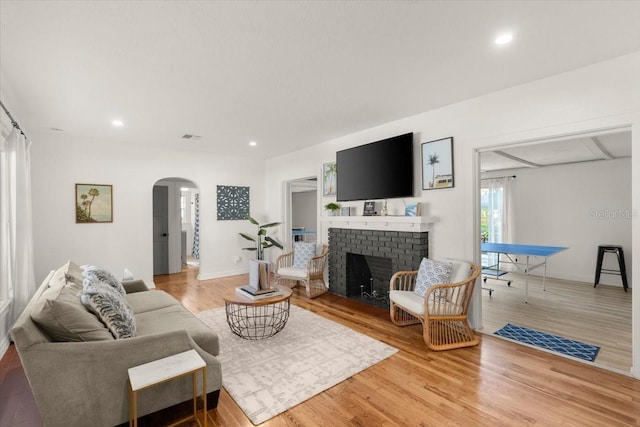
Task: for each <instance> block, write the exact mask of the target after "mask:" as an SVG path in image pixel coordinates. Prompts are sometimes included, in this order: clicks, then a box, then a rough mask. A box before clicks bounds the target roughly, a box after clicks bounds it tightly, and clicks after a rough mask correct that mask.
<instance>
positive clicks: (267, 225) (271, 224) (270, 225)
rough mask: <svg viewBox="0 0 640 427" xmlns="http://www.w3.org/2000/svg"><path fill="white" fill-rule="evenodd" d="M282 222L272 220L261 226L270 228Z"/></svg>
mask: <svg viewBox="0 0 640 427" xmlns="http://www.w3.org/2000/svg"><path fill="white" fill-rule="evenodd" d="M280 224H281V223H280V222H270V223H269V224H264V225H261V226H260V228H269V227H275V226H277V225H280Z"/></svg>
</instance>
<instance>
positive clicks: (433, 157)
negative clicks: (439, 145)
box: [427, 153, 440, 187]
mask: <svg viewBox="0 0 640 427" xmlns="http://www.w3.org/2000/svg"><path fill="white" fill-rule="evenodd" d="M427 163H428V164H429V166H431V167H432V171H433V175H432V177H431V182H429V187H433V185H434V183H435V182H436V163H440V159H439V158H438V153H433V154H429V157H428V158H427Z"/></svg>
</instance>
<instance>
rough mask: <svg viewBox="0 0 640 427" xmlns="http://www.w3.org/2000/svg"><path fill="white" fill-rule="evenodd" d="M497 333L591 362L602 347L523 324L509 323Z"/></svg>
mask: <svg viewBox="0 0 640 427" xmlns="http://www.w3.org/2000/svg"><path fill="white" fill-rule="evenodd" d="M495 334H496V335H499V336H501V337H505V338H509V339H512V340H515V341H520V342H522V343H525V344H530V345H534V346H536V347H540V348H544V349H547V350H551V351H555V352H557V353H561V354H564V355H567V356H573V357H576V358H578V359H582V360H588V361H589V362H593V361H594V360H596V356H597V355H598V352H599V351H600V347H598V346H595V345H591V344H585V343H582V342H580V341H575V340H570V339H567V338H562V337H559V336H556V335H551V334H547V333H546V332H540V331H536V330H535V329H529V328H525V327H523V326H517V325H512V324H511V323H507V325H506V326H503V327H502V328H500V329H499V330H497V331H496V332H495Z"/></svg>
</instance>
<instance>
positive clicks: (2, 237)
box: [0, 127, 36, 324]
mask: <svg viewBox="0 0 640 427" xmlns="http://www.w3.org/2000/svg"><path fill="white" fill-rule="evenodd" d="M30 146H31V141H28V140H27V139H26V138H25V136H24V135H23V134H22V132H21V131H20V130H19V129H17V128H15V127H13V128H11V129H10V130H9V132H8V135H6V133H5V132H2V133H0V227H1V228H0V300H4V301H9V302H10V303H11V307H12V308H11V313H10V315H9V324H13V322H14V321H15V320H16V319H17V318H18V316H19V315H20V313H22V311H23V310H24V308H25V306H26V305H27V302H28V301H29V299H30V298H31V296H32V295H33V293H34V292H35V290H36V284H35V275H34V270H33V227H32V215H31V168H30V163H31V162H30Z"/></svg>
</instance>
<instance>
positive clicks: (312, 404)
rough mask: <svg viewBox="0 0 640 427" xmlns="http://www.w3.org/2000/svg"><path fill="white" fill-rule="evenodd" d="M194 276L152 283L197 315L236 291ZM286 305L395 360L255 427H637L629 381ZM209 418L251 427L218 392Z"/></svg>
mask: <svg viewBox="0 0 640 427" xmlns="http://www.w3.org/2000/svg"><path fill="white" fill-rule="evenodd" d="M195 274H196V271H195V269H190V270H188V271H186V272H185V273H183V274H181V275H171V276H162V277H160V276H158V277H156V284H157V286H158V288H159V289H163V290H166V291H167V292H169V293H171V294H172V295H174V296H176V297H177V298H178V299H181V301H182V302H183V303H184V304H185V305H186V306H187V307H188V308H189V309H190V310H192V311H193V312H198V311H202V310H206V309H209V308H214V307H220V306H222V305H223V301H222V298H221V294H222V292H223V291H224V290H225V289H228V288H231V287H234V286H238V285H240V284H244V283H246V277H243V276H236V277H229V278H223V279H216V280H208V281H203V282H197V281H196V280H195ZM497 295H498V294H497V293H494V294H493V298H498V297H497ZM500 298H502V297H500ZM496 301H498V300H497V299H496ZM292 302H293V303H294V304H295V305H297V306H300V307H302V308H305V309H307V310H310V311H313V312H315V313H317V314H319V315H320V316H323V317H325V318H328V319H331V320H334V321H336V322H339V323H341V324H343V325H345V326H348V327H350V328H352V329H354V330H356V331H359V332H362V333H364V334H367V335H369V336H371V337H373V338H375V339H378V340H380V341H383V342H385V343H387V344H390V345H392V346H394V347H396V348H398V349H399V352H398V353H396V354H395V355H393V356H391V357H390V358H388V359H386V360H384V361H382V362H381V363H378V364H377V365H374V366H372V367H371V368H369V369H367V370H365V371H363V372H361V373H359V374H357V375H354V376H353V377H351V378H349V379H348V380H347V381H344V382H342V383H340V384H338V385H336V386H335V387H332V388H330V389H329V390H327V391H325V392H323V393H320V394H319V395H317V396H314V397H313V398H311V399H309V400H307V401H306V402H304V403H302V404H300V405H298V406H296V407H294V408H292V409H290V410H289V411H287V412H285V413H283V414H281V415H279V416H277V417H275V418H272V419H271V420H269V421H267V422H265V423H263V424H262V426H264V427H272V426H347V425H360V426H380V425H388V426H397V425H411V426H418V425H419V426H446V425H465V426H466V425H470V426H478V425H490V426H511V425H533V424H536V425H554V426H555V425H579V426H616V425H619V426H623V425H640V381H639V380H636V379H633V378H631V377H628V376H625V375H621V374H617V373H614V372H610V371H606V370H603V369H600V368H597V367H594V366H592V365H590V364H586V363H582V362H577V361H573V360H569V359H566V358H563V357H560V356H556V355H552V354H549V353H546V352H542V351H539V350H536V349H532V348H529V347H525V346H521V345H518V344H514V343H511V342H508V341H506V340H503V339H500V338H497V337H493V336H489V335H482V336H481V343H480V345H479V346H477V347H473V348H467V349H460V350H453V351H447V352H432V351H429V350H428V349H427V348H426V347H425V345H424V342H423V340H422V335H421V332H422V330H421V327H420V326H419V325H414V326H408V327H403V328H400V327H397V326H395V325H394V324H392V323H391V321H390V320H389V315H388V312H387V311H386V310H383V309H379V308H375V307H372V306H369V305H366V304H362V303H358V302H355V301H351V300H348V299H346V298H342V297H338V296H335V295H332V294H325V295H323V296H321V297H318V298H316V299H314V300H309V299H307V298H306V297H304V296H303V294H302V292H301V290H300V289H299V288H296V291H295V293H294V296H293V298H292ZM211 412H212V419H213V421H214V422H213V425H215V426H251V425H252V424H251V423H250V422H249V420H248V419H247V418H246V417H245V416H244V414H243V413H242V411H241V410H240V408H239V407H238V406H237V405H236V404H235V402H234V401H233V399H231V398H230V397H229V395H228V394H226V393H225V392H223V393H222V394H221V397H220V405H219V408H218V410H217V411H211Z"/></svg>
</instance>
